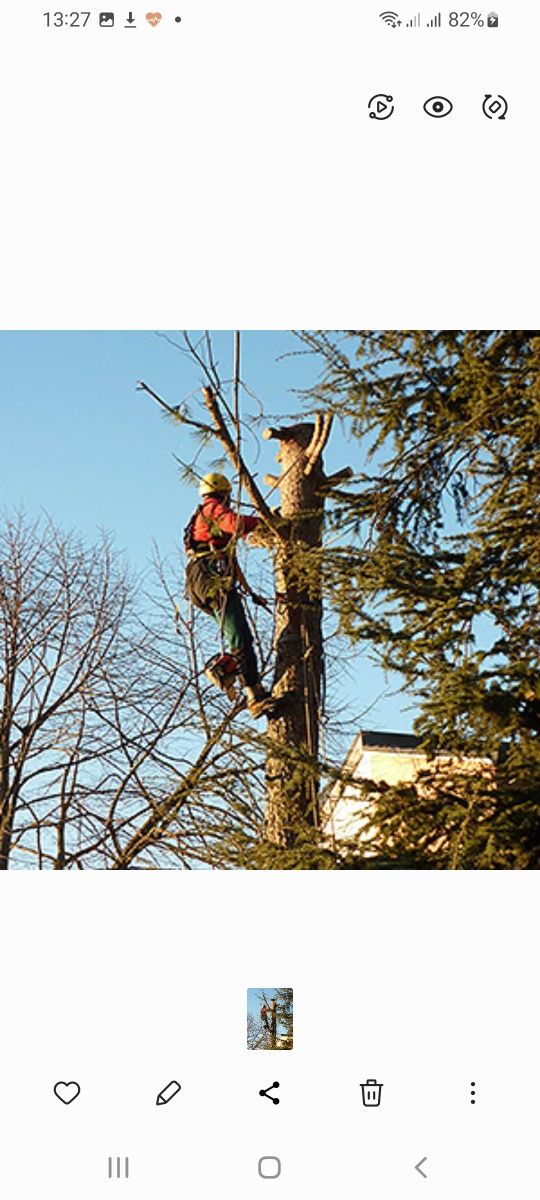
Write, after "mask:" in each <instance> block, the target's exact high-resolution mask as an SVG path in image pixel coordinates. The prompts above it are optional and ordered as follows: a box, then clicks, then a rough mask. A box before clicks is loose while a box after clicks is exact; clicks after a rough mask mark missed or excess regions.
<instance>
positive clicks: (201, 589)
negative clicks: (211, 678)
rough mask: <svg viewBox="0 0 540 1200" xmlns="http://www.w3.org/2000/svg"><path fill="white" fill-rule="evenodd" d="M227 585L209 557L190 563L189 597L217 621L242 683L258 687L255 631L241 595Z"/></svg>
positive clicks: (188, 576)
mask: <svg viewBox="0 0 540 1200" xmlns="http://www.w3.org/2000/svg"><path fill="white" fill-rule="evenodd" d="M227 583H228V581H226V580H225V579H222V578H221V577H220V575H219V574H218V573H217V572H216V571H215V570H214V569H213V563H212V560H211V559H210V557H209V556H208V557H206V556H204V557H202V556H201V558H200V559H197V558H192V559H190V561H189V563H188V567H187V571H186V586H187V591H188V595H189V596H190V597H191V599H192V600H193V603H194V604H196V605H197V608H200V609H202V611H203V612H206V613H208V614H209V615H210V616H212V617H214V620H215V621H217V623H218V625H219V626H220V628H221V633H222V637H223V642H224V644H225V646H226V648H227V650H228V651H229V653H230V654H234V656H235V658H236V659H237V660H238V669H239V674H240V677H241V679H242V682H243V683H244V684H245V686H246V687H255V685H256V684H257V683H258V682H259V670H258V667H257V659H256V656H255V649H254V646H253V638H252V636H251V630H250V628H249V625H248V620H247V617H246V612H245V608H244V605H243V603H242V599H241V597H240V595H239V594H238V592H237V591H236V588H235V587H230V585H229V586H227Z"/></svg>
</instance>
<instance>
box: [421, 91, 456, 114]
mask: <svg viewBox="0 0 540 1200" xmlns="http://www.w3.org/2000/svg"><path fill="white" fill-rule="evenodd" d="M453 107H454V105H453V104H452V101H451V100H447V99H446V96H432V97H431V99H430V100H426V103H425V104H424V112H425V113H427V115H428V117H448V116H449V115H450V113H451V112H452V109H453Z"/></svg>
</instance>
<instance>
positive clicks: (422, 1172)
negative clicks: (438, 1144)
mask: <svg viewBox="0 0 540 1200" xmlns="http://www.w3.org/2000/svg"><path fill="white" fill-rule="evenodd" d="M425 1162H427V1155H425V1156H424V1158H421V1159H420V1162H417V1164H416V1166H415V1168H414V1169H415V1171H418V1174H419V1175H421V1176H422V1179H427V1175H426V1172H425V1171H423V1170H422V1167H423V1165H424V1163H425Z"/></svg>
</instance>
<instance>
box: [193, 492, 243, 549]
mask: <svg viewBox="0 0 540 1200" xmlns="http://www.w3.org/2000/svg"><path fill="white" fill-rule="evenodd" d="M258 524H259V518H258V517H242V516H238V515H237V513H235V512H233V510H232V508H228V507H227V505H226V504H223V503H222V501H221V500H216V498H215V496H206V497H205V499H204V500H203V502H202V504H201V511H200V512H198V513H197V516H196V518H195V524H194V526H193V541H194V542H213V543H214V544H215V545H216V546H217V548H218V549H219V550H222V549H223V548H224V547H225V546H226V545H227V543H228V542H230V540H231V537H232V536H233V534H237V536H238V537H246V535H247V534H248V533H251V531H252V530H253V529H256V528H257V525H258Z"/></svg>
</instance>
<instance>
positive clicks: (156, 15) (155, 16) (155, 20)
mask: <svg viewBox="0 0 540 1200" xmlns="http://www.w3.org/2000/svg"><path fill="white" fill-rule="evenodd" d="M146 20H147V21H148V24H149V25H151V26H152V28H153V29H155V27H156V25H159V22H160V21H161V13H160V12H147V14H146Z"/></svg>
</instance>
